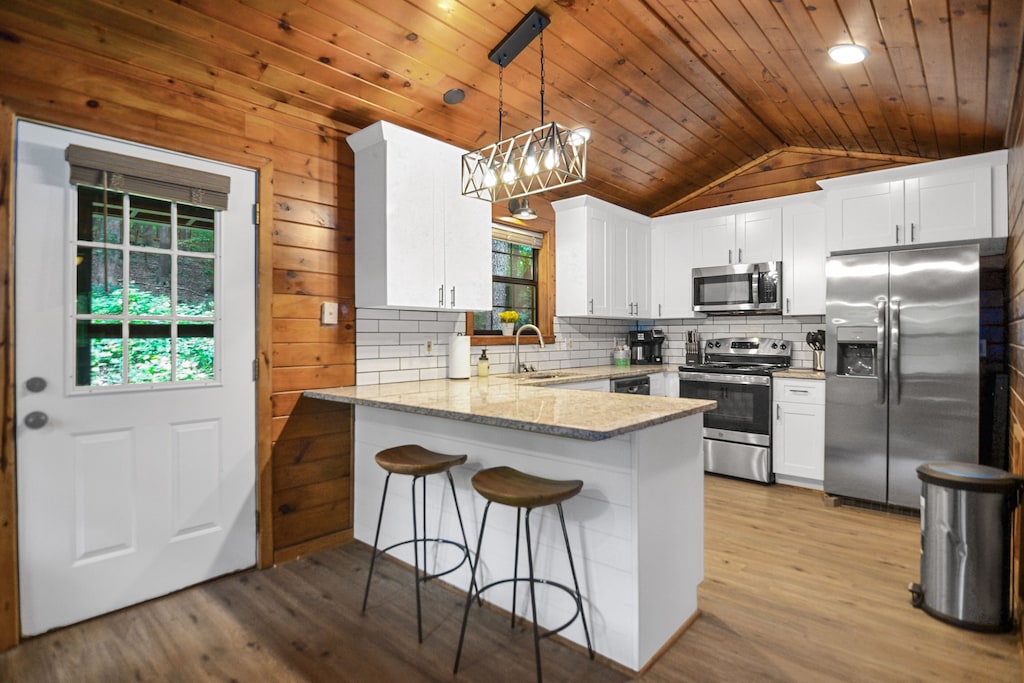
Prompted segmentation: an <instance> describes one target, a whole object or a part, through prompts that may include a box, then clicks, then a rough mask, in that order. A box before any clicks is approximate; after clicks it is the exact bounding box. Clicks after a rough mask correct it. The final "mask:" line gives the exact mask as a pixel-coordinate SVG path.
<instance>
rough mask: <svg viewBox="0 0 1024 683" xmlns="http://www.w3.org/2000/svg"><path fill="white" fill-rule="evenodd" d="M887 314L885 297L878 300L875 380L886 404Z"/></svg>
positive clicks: (879, 400) (881, 397) (879, 397)
mask: <svg viewBox="0 0 1024 683" xmlns="http://www.w3.org/2000/svg"><path fill="white" fill-rule="evenodd" d="M886 316H887V312H886V305H885V299H879V300H878V330H877V336H876V341H877V346H876V347H875V359H874V360H875V381H876V382H877V384H878V403H879V405H885V393H886V386H885V375H886V373H885V358H886V356H887V355H888V354H887V353H886V350H885V319H886Z"/></svg>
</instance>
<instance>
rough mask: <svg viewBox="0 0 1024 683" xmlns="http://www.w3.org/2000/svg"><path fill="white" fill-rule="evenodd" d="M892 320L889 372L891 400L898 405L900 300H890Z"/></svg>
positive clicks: (890, 325)
mask: <svg viewBox="0 0 1024 683" xmlns="http://www.w3.org/2000/svg"><path fill="white" fill-rule="evenodd" d="M890 315H891V316H892V320H891V321H890V323H889V335H890V337H891V339H892V341H891V342H890V353H891V355H892V360H891V361H890V364H891V371H890V375H891V376H892V389H893V400H894V401H895V402H896V404H897V405H899V402H900V384H901V382H900V300H899V299H893V300H892V312H891V313H890Z"/></svg>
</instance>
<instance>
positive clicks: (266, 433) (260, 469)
mask: <svg viewBox="0 0 1024 683" xmlns="http://www.w3.org/2000/svg"><path fill="white" fill-rule="evenodd" d="M17 118H18V117H17V116H16V114H15V112H14V111H13V110H12V109H11V108H10V107H8V106H6V105H5V104H4V103H3V102H0V150H6V151H7V153H6V154H4V155H2V157H0V247H2V250H0V253H4V254H6V256H4V257H0V286H2V289H0V415H2V416H3V423H2V425H0V652H2V651H3V650H7V649H10V648H12V647H14V646H15V645H17V644H18V643H19V642H20V641H21V620H20V609H19V604H18V503H17V492H18V489H17V469H16V466H17V460H16V456H15V443H14V381H13V380H14V281H13V271H14V249H13V247H14V211H13V201H14V171H15V169H14V163H15V160H14V155H15V150H14V145H15V126H16V124H17ZM57 125H59V124H57ZM136 142H140V143H142V144H147V143H146V142H145V141H142V140H136ZM211 160H212V161H218V162H220V163H229V164H234V165H237V166H243V167H245V168H249V169H251V170H254V171H256V173H257V174H258V175H257V182H258V186H257V199H256V202H257V207H258V209H257V211H258V213H257V216H256V219H257V220H256V230H257V238H256V255H257V256H256V281H255V282H254V283H253V286H254V287H256V311H255V315H256V350H255V351H256V359H257V362H258V373H259V374H258V377H257V379H256V405H255V406H254V410H255V411H256V510H257V515H258V517H257V539H256V566H257V567H259V568H261V569H263V568H266V567H269V566H271V565H272V564H273V561H274V551H273V548H274V538H273V529H274V526H273V523H272V510H271V494H272V492H273V480H272V476H271V475H272V470H271V437H272V430H271V424H270V418H271V403H270V393H271V388H272V386H271V338H272V331H273V325H272V320H271V314H272V311H271V303H272V300H273V236H272V221H271V220H270V217H271V216H273V207H274V195H273V188H274V180H273V177H274V164H273V162H272V161H269V160H266V159H260V160H259V161H260V162H261V165H259V166H258V167H255V168H254V167H253V162H254V161H256V160H255V159H253V158H252V157H240V158H237V159H232V160H222V159H211ZM264 217H265V218H264Z"/></svg>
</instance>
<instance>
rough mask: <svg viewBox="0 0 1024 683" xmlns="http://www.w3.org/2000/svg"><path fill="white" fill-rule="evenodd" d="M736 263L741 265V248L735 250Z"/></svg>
mask: <svg viewBox="0 0 1024 683" xmlns="http://www.w3.org/2000/svg"><path fill="white" fill-rule="evenodd" d="M736 263H743V247H740V248H739V249H737V250H736Z"/></svg>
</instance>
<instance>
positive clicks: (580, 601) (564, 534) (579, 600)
mask: <svg viewBox="0 0 1024 683" xmlns="http://www.w3.org/2000/svg"><path fill="white" fill-rule="evenodd" d="M556 507H558V519H559V521H560V522H561V523H562V538H564V539H565V554H566V555H568V556H569V571H570V572H572V585H573V588H575V589H576V605H577V607H579V610H580V619H581V620H582V621H583V635H584V636H586V638H587V654H589V655H590V658H591V659H593V658H594V648H593V646H592V645H591V644H590V630H589V629H587V615H585V614H584V613H583V593H581V592H580V582H579V581H578V580H577V579H576V565H575V563H573V561H572V548H570V547H569V532H568V531H566V529H565V515H564V514H562V504H561V503H558V505H557V506H556Z"/></svg>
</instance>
